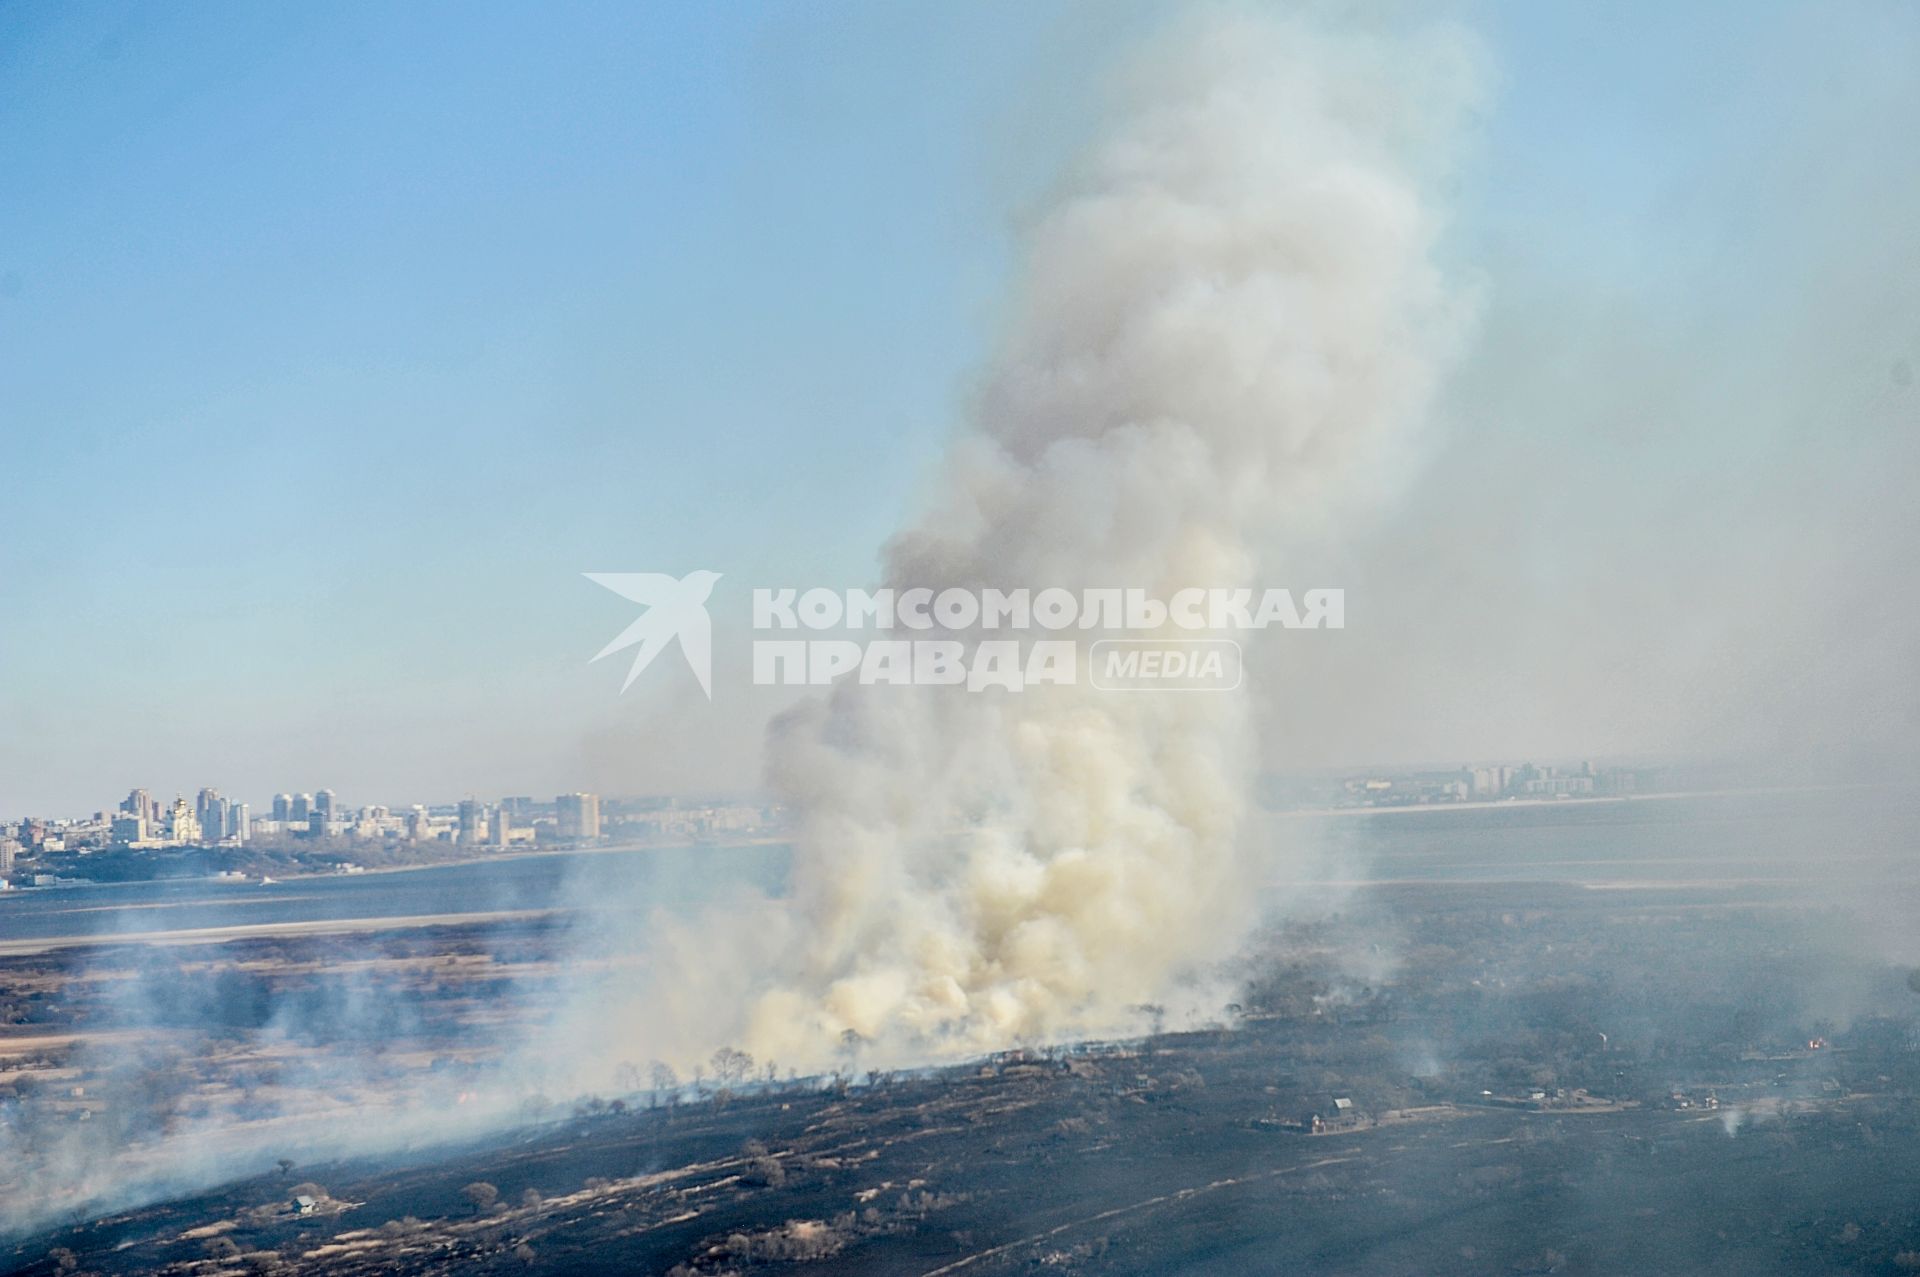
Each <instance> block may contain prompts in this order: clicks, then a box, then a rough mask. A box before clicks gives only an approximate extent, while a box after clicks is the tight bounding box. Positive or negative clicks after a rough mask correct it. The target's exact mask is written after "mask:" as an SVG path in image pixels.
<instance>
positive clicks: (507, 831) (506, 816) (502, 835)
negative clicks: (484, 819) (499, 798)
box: [488, 804, 513, 847]
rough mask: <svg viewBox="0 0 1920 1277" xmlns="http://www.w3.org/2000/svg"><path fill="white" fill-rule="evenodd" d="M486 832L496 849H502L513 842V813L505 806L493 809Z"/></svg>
mask: <svg viewBox="0 0 1920 1277" xmlns="http://www.w3.org/2000/svg"><path fill="white" fill-rule="evenodd" d="M488 830H489V833H490V835H491V837H492V840H493V845H494V846H496V847H504V846H506V845H507V844H508V843H510V842H512V841H513V813H511V812H509V811H508V810H507V809H506V806H505V804H502V805H501V806H499V807H495V808H494V809H493V819H492V820H491V821H490V822H489V823H488Z"/></svg>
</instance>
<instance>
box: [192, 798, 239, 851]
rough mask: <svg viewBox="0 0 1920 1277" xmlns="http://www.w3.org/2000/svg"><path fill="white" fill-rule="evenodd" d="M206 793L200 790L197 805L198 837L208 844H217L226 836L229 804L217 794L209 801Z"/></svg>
mask: <svg viewBox="0 0 1920 1277" xmlns="http://www.w3.org/2000/svg"><path fill="white" fill-rule="evenodd" d="M208 793H209V791H208V790H205V789H203V790H201V791H200V801H199V803H198V804H197V806H198V807H199V814H200V836H201V837H202V838H205V839H206V840H207V841H208V842H210V843H218V842H220V841H222V840H224V839H225V838H226V836H227V808H228V807H229V806H230V805H231V804H229V803H228V802H227V800H226V799H224V798H222V797H220V796H219V795H218V794H215V795H214V796H213V798H212V799H211V800H209V799H208V797H207V794H208Z"/></svg>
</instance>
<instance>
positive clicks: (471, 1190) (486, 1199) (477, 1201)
mask: <svg viewBox="0 0 1920 1277" xmlns="http://www.w3.org/2000/svg"><path fill="white" fill-rule="evenodd" d="M460 1196H462V1197H464V1198H466V1199H467V1201H468V1202H469V1203H471V1204H472V1206H473V1213H474V1214H476V1215H478V1214H480V1213H481V1212H483V1211H489V1210H492V1209H493V1204H494V1203H495V1202H497V1201H499V1200H500V1190H499V1189H497V1188H495V1187H494V1186H493V1185H491V1184H489V1183H487V1182H486V1181H485V1180H475V1181H474V1182H473V1183H471V1184H469V1185H467V1186H466V1187H465V1188H463V1189H461V1190H460Z"/></svg>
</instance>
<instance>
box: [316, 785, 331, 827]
mask: <svg viewBox="0 0 1920 1277" xmlns="http://www.w3.org/2000/svg"><path fill="white" fill-rule="evenodd" d="M334 802H335V799H334V793H333V791H332V790H331V789H323V790H321V791H320V792H319V793H317V794H315V795H314V796H313V809H314V810H315V811H317V812H319V813H320V819H322V820H324V821H326V822H327V823H329V824H331V823H333V818H334V815H335V812H334V809H333V808H334Z"/></svg>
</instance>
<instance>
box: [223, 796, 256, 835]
mask: <svg viewBox="0 0 1920 1277" xmlns="http://www.w3.org/2000/svg"><path fill="white" fill-rule="evenodd" d="M227 837H229V838H231V839H233V840H234V841H235V842H237V843H242V844H244V843H245V842H246V841H247V839H249V838H251V837H253V819H252V810H251V809H250V808H249V807H248V806H247V805H246V804H245V803H234V804H233V805H231V806H230V807H228V808H227Z"/></svg>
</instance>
